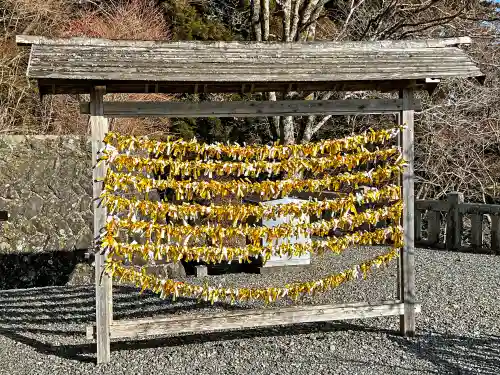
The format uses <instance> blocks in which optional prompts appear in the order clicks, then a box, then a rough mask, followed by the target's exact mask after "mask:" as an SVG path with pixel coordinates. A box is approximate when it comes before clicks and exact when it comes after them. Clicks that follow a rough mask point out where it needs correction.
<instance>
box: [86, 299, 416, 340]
mask: <svg viewBox="0 0 500 375" xmlns="http://www.w3.org/2000/svg"><path fill="white" fill-rule="evenodd" d="M416 310H417V312H419V311H420V306H419V305H416ZM403 311H404V305H403V303H401V302H399V301H389V302H381V303H373V304H370V303H365V302H362V303H348V304H341V305H322V306H294V307H285V308H279V309H260V310H243V311H235V312H229V313H219V314H213V315H190V316H179V317H169V318H152V319H140V320H118V321H114V322H113V324H112V326H111V337H112V338H132V339H135V338H141V337H147V336H154V335H173V334H180V333H199V332H207V331H218V330H227V329H250V328H259V327H270V326H279V325H292V324H299V323H312V322H323V321H333V320H347V319H362V318H373V317H381V316H397V315H400V314H402V313H403ZM92 331H93V329H92V328H88V329H87V338H88V339H92V338H94V336H95V335H94V334H93V332H92Z"/></svg>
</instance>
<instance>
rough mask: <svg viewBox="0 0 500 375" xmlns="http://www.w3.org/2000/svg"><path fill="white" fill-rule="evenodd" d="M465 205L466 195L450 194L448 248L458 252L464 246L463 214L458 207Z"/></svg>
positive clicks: (447, 231)
mask: <svg viewBox="0 0 500 375" xmlns="http://www.w3.org/2000/svg"><path fill="white" fill-rule="evenodd" d="M460 203H464V195H463V194H462V193H458V192H452V193H450V194H448V214H447V217H446V248H447V249H448V250H458V249H460V245H461V244H462V214H461V213H460V210H459V207H458V205H459V204H460Z"/></svg>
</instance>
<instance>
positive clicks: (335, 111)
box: [80, 99, 422, 117]
mask: <svg viewBox="0 0 500 375" xmlns="http://www.w3.org/2000/svg"><path fill="white" fill-rule="evenodd" d="M421 107H422V106H421V102H420V100H417V99H415V100H414V102H413V103H412V108H413V109H414V110H416V111H419V110H421ZM402 108H403V100H402V99H352V100H281V101H275V102H273V101H234V102H200V103H189V102H167V101H166V102H104V115H105V116H108V117H147V116H157V117H262V116H306V115H322V114H329V115H341V116H343V115H358V114H382V113H396V112H399V111H401V110H402ZM80 112H81V113H83V114H90V103H87V102H83V103H80Z"/></svg>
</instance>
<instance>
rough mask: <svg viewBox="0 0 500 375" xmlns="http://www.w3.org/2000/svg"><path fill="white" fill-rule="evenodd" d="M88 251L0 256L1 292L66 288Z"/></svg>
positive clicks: (84, 261)
mask: <svg viewBox="0 0 500 375" xmlns="http://www.w3.org/2000/svg"><path fill="white" fill-rule="evenodd" d="M87 251H88V250H87V249H80V250H73V251H46V252H40V253H15V254H0V291H1V290H7V289H15V288H19V289H21V288H38V287H45V286H53V285H65V284H66V283H67V282H68V280H69V276H70V275H71V273H72V272H73V270H74V269H75V266H76V265H77V264H79V263H86V262H87V260H86V259H85V253H86V252H87Z"/></svg>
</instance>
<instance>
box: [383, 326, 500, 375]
mask: <svg viewBox="0 0 500 375" xmlns="http://www.w3.org/2000/svg"><path fill="white" fill-rule="evenodd" d="M390 339H391V340H393V341H395V342H397V343H398V344H399V345H400V346H401V347H404V348H405V349H406V350H408V351H409V352H411V353H413V354H415V355H416V356H418V357H420V358H422V359H425V360H427V361H429V362H431V363H433V364H434V365H435V366H436V367H438V369H439V372H440V373H441V374H460V375H465V374H485V375H498V374H500V336H492V335H484V336H481V337H471V336H457V335H447V334H440V333H431V334H428V335H419V336H417V337H416V338H414V339H405V338H403V337H398V336H392V337H390Z"/></svg>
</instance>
